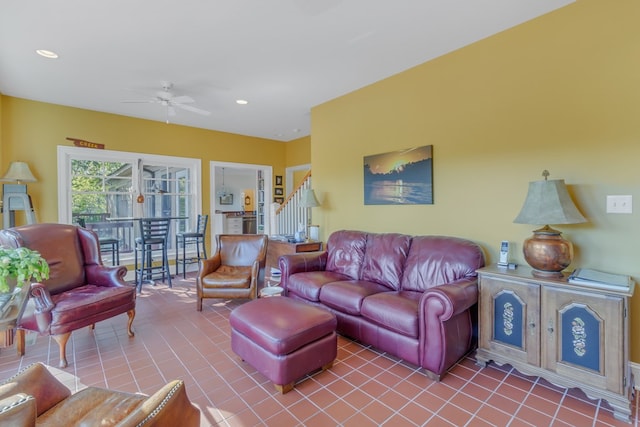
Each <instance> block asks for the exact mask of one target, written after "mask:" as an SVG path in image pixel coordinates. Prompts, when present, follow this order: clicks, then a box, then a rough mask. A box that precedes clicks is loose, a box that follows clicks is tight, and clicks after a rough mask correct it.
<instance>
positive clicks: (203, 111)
mask: <svg viewBox="0 0 640 427" xmlns="http://www.w3.org/2000/svg"><path fill="white" fill-rule="evenodd" d="M174 106H176V107H178V108H182V109H183V110H187V111H191V112H192V113H197V114H202V115H203V116H208V115H209V114H211V112H210V111H207V110H201V109H200V108H196V107H193V106H191V105H183V104H174Z"/></svg>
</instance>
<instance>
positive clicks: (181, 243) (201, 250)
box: [176, 215, 209, 279]
mask: <svg viewBox="0 0 640 427" xmlns="http://www.w3.org/2000/svg"><path fill="white" fill-rule="evenodd" d="M208 221H209V215H198V221H197V224H196V231H194V232H189V233H176V276H177V275H178V274H179V273H180V263H182V277H183V278H185V279H186V277H187V264H192V263H195V262H199V261H200V260H201V259H206V258H207V248H206V247H205V243H204V239H205V236H206V231H207V222H208ZM187 245H196V255H197V257H195V258H187ZM180 248H182V258H180Z"/></svg>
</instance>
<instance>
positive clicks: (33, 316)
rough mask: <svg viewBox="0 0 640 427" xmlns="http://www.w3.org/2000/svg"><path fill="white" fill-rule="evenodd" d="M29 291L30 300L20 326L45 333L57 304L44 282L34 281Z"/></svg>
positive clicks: (19, 323)
mask: <svg viewBox="0 0 640 427" xmlns="http://www.w3.org/2000/svg"><path fill="white" fill-rule="evenodd" d="M29 293H30V296H29V301H28V302H27V306H26V307H25V310H24V313H22V316H21V317H20V320H19V322H18V326H19V327H20V328H23V329H27V330H30V331H37V332H40V333H45V332H47V331H48V330H49V327H50V326H51V321H52V314H51V310H53V308H54V307H55V306H56V305H55V303H54V302H53V301H52V300H51V294H50V293H49V290H48V289H47V288H46V286H44V285H43V284H42V283H32V284H31V287H30V289H29Z"/></svg>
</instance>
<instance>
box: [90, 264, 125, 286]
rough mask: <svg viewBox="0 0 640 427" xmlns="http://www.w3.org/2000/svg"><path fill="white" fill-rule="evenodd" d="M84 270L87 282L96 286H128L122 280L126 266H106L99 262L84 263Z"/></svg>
mask: <svg viewBox="0 0 640 427" xmlns="http://www.w3.org/2000/svg"><path fill="white" fill-rule="evenodd" d="M84 272H85V274H86V277H87V283H89V284H92V285H97V286H130V285H129V284H128V283H127V282H125V281H124V277H125V276H126V275H127V267H125V266H124V265H120V266H114V267H111V266H106V265H101V264H89V265H85V268H84Z"/></svg>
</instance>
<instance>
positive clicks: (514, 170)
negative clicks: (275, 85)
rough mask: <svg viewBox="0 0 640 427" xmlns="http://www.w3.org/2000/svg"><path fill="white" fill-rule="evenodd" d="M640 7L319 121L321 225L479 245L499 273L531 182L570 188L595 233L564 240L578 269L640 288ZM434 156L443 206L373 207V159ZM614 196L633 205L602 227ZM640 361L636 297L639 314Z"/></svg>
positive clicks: (343, 107) (341, 102) (519, 35)
mask: <svg viewBox="0 0 640 427" xmlns="http://www.w3.org/2000/svg"><path fill="white" fill-rule="evenodd" d="M638 18H640V2H638V1H637V0H618V1H615V2H609V1H607V2H605V1H600V0H581V1H579V2H576V3H574V4H572V5H570V6H567V7H565V8H562V9H560V10H558V11H556V12H554V13H551V14H548V15H545V16H543V17H540V18H538V19H536V20H534V21H531V22H528V23H525V24H523V25H520V26H518V27H516V28H513V29H511V30H508V31H505V32H503V33H501V34H498V35H496V36H493V37H490V38H488V39H485V40H482V41H480V42H478V43H475V44H474V45H471V46H468V47H466V48H463V49H460V50H458V51H456V52H453V53H451V54H449V55H446V56H443V57H441V58H438V59H436V60H433V61H430V62H428V63H425V64H422V65H420V66H418V67H415V68H413V69H411V70H408V71H406V72H404V73H401V74H399V75H396V76H394V77H392V78H389V79H386V80H383V81H381V82H378V83H376V84H373V85H371V86H368V87H366V88H363V89H361V90H358V91H356V92H353V93H351V94H348V95H346V96H343V97H341V98H338V99H335V100H332V101H330V102H327V103H325V104H323V105H320V106H318V107H316V108H314V109H313V110H312V128H313V134H312V140H311V159H312V166H313V185H314V188H315V190H316V193H317V194H318V197H319V198H320V199H321V200H322V203H323V204H322V207H320V208H314V218H313V219H314V223H317V224H320V227H321V228H320V231H321V234H322V235H323V236H324V237H325V238H326V236H328V234H329V233H330V232H332V231H334V230H337V229H342V228H350V229H363V230H370V231H395V232H405V233H411V234H445V235H455V236H462V237H467V238H470V239H472V240H474V241H477V242H478V243H480V244H481V245H482V246H483V247H484V248H485V249H486V250H487V253H488V260H489V262H496V260H497V253H498V250H499V243H500V241H501V240H509V241H510V242H511V243H512V244H513V245H514V248H513V250H512V253H513V254H514V260H515V261H516V262H519V263H520V264H523V263H524V260H523V258H522V256H521V250H522V248H521V242H522V241H523V240H524V239H525V238H526V237H528V236H529V235H530V234H531V230H533V229H534V228H535V227H533V226H529V225H522V224H514V223H513V219H514V218H515V217H516V215H517V214H518V212H519V211H520V208H521V207H522V202H523V201H524V198H525V195H526V193H527V186H528V183H529V181H534V180H539V179H542V176H541V172H542V170H543V169H548V170H549V171H550V172H551V177H550V178H551V179H554V178H555V179H565V181H566V183H567V184H568V185H569V189H570V192H571V193H572V195H573V198H574V200H575V202H576V204H577V206H578V207H579V208H580V210H581V211H582V213H583V214H584V215H585V216H586V217H587V218H588V220H589V222H588V223H586V224H580V225H565V226H557V227H556V228H558V229H560V230H561V231H563V233H564V235H565V237H566V238H568V239H569V240H571V241H573V243H574V245H575V247H576V258H575V261H574V264H575V266H585V267H591V268H597V269H602V270H605V271H612V272H619V273H624V274H629V275H632V276H634V278H635V279H636V280H640V243H639V242H638V238H639V237H640V191H639V184H640V176H639V175H640V173H639V170H640V168H639V167H638V159H640V50H639V46H640V31H638ZM429 144H433V147H434V150H433V151H434V201H435V203H434V204H433V205H414V206H365V205H364V202H363V156H366V155H371V154H378V153H385V152H388V151H394V150H399V149H404V148H410V147H417V146H422V145H429ZM608 194H629V195H632V196H633V197H634V199H635V207H634V208H635V210H634V213H633V214H631V215H628V214H626V215H622V214H617V215H614V214H606V213H605V200H606V195H608ZM631 305H632V307H631V322H632V330H631V336H632V354H631V356H632V359H633V360H637V361H640V292H637V293H636V295H635V297H634V298H633V300H632V304H631Z"/></svg>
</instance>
